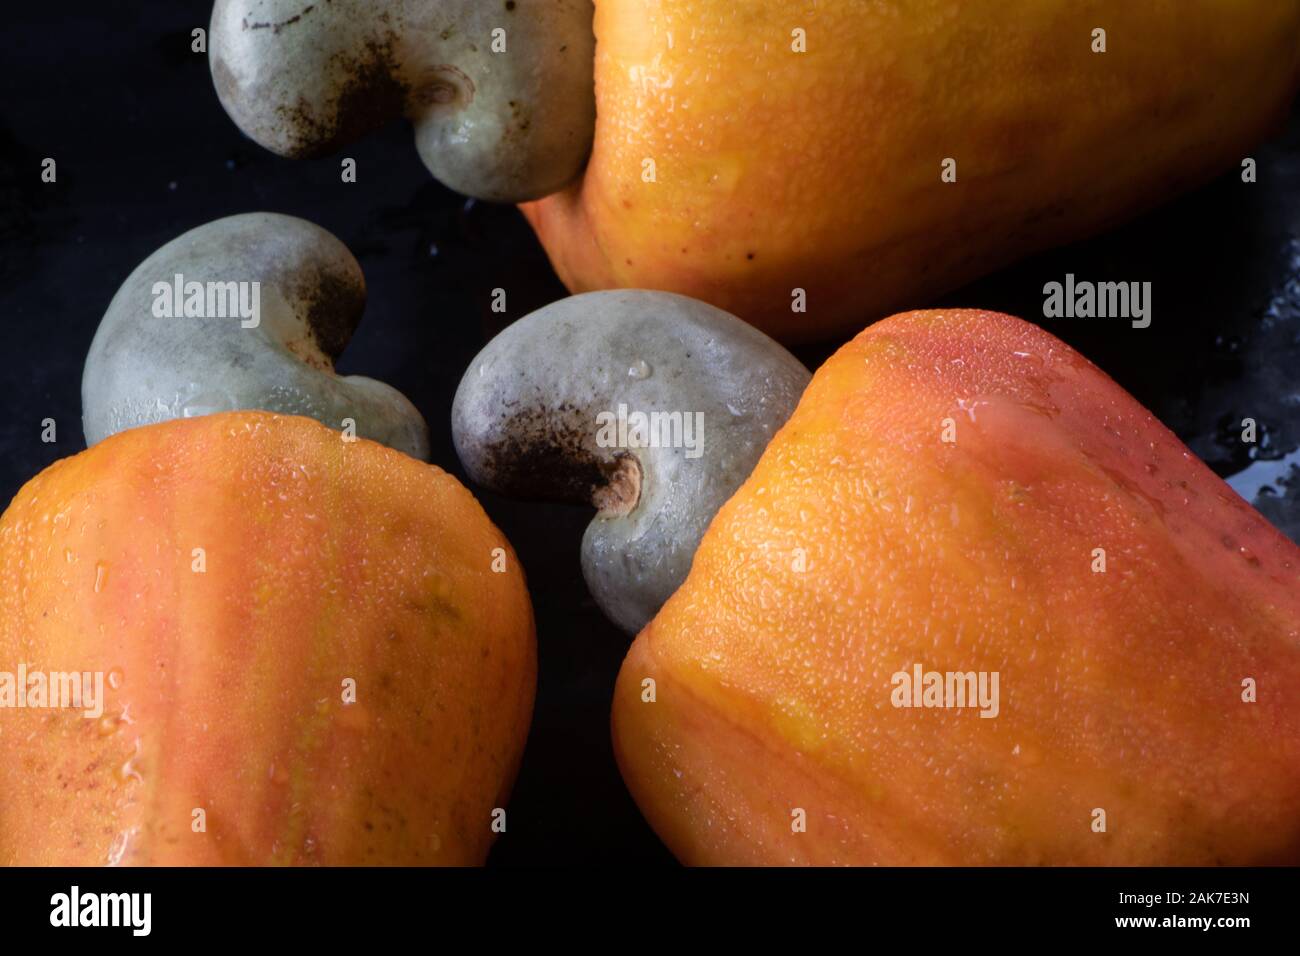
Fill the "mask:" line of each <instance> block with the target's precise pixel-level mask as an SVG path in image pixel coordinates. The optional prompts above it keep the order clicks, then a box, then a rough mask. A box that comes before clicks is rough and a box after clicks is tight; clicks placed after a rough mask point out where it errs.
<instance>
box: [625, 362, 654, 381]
mask: <svg viewBox="0 0 1300 956" xmlns="http://www.w3.org/2000/svg"><path fill="white" fill-rule="evenodd" d="M652 371H653V369H651V368H650V363H649V362H646V361H645V360H644V359H637V360H636V361H635V362H633V363H632V364H631V365H629V366H628V369H627V374H628V377H629V378H635V379H644V378H649V377H650V373H651V372H652Z"/></svg>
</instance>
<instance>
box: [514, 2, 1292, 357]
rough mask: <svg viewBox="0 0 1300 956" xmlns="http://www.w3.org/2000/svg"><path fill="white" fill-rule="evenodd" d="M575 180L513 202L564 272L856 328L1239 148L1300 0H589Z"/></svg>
mask: <svg viewBox="0 0 1300 956" xmlns="http://www.w3.org/2000/svg"><path fill="white" fill-rule="evenodd" d="M595 32H596V67H595V69H596V105H597V121H596V132H595V141H594V145H593V151H592V156H591V161H590V163H589V165H588V167H587V170H586V173H585V175H584V178H583V179H582V180H581V181H580V182H579V183H578V184H576V185H574V186H572V187H570V188H568V189H567V190H565V191H563V192H561V193H557V194H555V195H552V196H549V197H547V198H544V199H541V200H540V201H537V202H533V203H529V204H526V205H524V206H523V209H524V213H525V214H526V215H527V217H528V218H529V220H530V221H531V222H532V223H533V225H534V227H535V228H536V230H537V233H538V235H539V236H540V238H541V241H542V243H543V245H545V247H546V249H547V252H548V253H549V254H550V257H551V261H552V262H553V263H554V265H555V267H556V270H557V271H558V272H559V274H560V277H561V278H562V279H563V280H564V282H565V284H566V285H568V287H569V288H570V289H571V290H572V291H575V292H585V291H589V290H593V289H603V288H610V287H633V288H645V289H660V290H663V291H667V292H678V293H683V294H685V295H690V296H694V297H695V298H699V299H703V300H704V301H706V302H708V303H710V304H712V305H715V306H718V307H720V308H723V309H726V310H727V311H729V312H733V313H735V314H736V315H739V316H741V317H742V318H745V319H747V320H749V321H750V322H752V323H753V324H755V325H757V326H758V327H759V328H761V329H763V331H765V332H767V333H768V334H770V335H773V336H775V337H777V338H779V339H782V340H784V341H810V340H818V339H829V338H832V337H834V336H836V335H837V334H844V335H847V334H849V333H851V332H852V331H853V330H855V329H858V328H861V327H862V325H863V324H864V323H865V322H867V321H869V320H871V319H875V318H879V317H881V316H883V315H886V314H888V313H889V312H891V311H893V310H895V309H897V308H902V307H907V306H917V305H923V304H925V302H924V301H923V300H929V299H932V298H933V297H934V296H936V295H938V294H940V293H942V292H944V291H945V290H948V289H952V288H955V287H956V286H958V285H960V284H961V283H963V282H966V281H968V280H970V279H973V278H975V277H977V276H979V275H981V274H983V273H986V272H989V271H991V270H993V269H996V268H999V267H1000V266H1002V265H1005V264H1007V263H1009V262H1012V261H1013V260H1015V259H1017V258H1018V257H1021V256H1023V255H1025V254H1027V253H1030V252H1033V251H1035V250H1038V249H1042V248H1045V247H1047V246H1051V245H1055V244H1059V243H1063V242H1067V241H1071V240H1075V239H1078V238H1080V237H1083V236H1087V235H1089V234H1091V233H1096V232H1098V231H1101V230H1104V229H1106V228H1108V227H1110V226H1112V225H1114V224H1116V223H1117V222H1119V221H1120V220H1123V219H1125V218H1127V217H1130V216H1132V215H1134V214H1136V213H1137V212H1140V211H1141V210H1143V209H1145V208H1147V207H1149V206H1151V205H1153V204H1154V203H1157V202H1159V201H1162V200H1164V199H1167V198H1169V197H1171V196H1173V195H1175V194H1177V193H1179V192H1182V191H1184V190H1186V189H1188V188H1190V187H1192V186H1195V185H1197V184H1199V183H1202V182H1204V181H1206V180H1208V179H1210V178H1211V177H1213V176H1215V175H1217V174H1218V173H1221V172H1223V171H1225V170H1227V169H1229V168H1231V167H1234V166H1238V165H1239V164H1241V163H1242V162H1243V160H1244V159H1245V158H1246V156H1247V153H1246V152H1245V151H1246V150H1247V149H1248V147H1249V146H1250V145H1251V144H1253V143H1254V142H1256V141H1257V140H1259V139H1260V138H1262V137H1263V136H1265V135H1266V134H1267V133H1268V132H1269V131H1270V130H1271V128H1272V127H1273V125H1274V124H1275V123H1276V122H1277V121H1278V120H1280V118H1281V117H1282V116H1283V115H1284V111H1285V109H1286V107H1287V105H1288V104H1289V103H1290V101H1291V99H1292V97H1293V95H1294V93H1295V90H1296V87H1297V83H1298V82H1300V0H1144V2H1141V3H1118V2H1116V3H1099V2H1079V0H1002V2H998V3H972V2H969V0H912V2H908V3H899V2H881V0H835V2H833V3H820V4H818V3H811V2H797V3H792V2H787V0H748V2H746V3H739V4H738V3H735V2H734V0H597V2H596V17H595Z"/></svg>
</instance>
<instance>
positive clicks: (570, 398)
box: [451, 290, 810, 632]
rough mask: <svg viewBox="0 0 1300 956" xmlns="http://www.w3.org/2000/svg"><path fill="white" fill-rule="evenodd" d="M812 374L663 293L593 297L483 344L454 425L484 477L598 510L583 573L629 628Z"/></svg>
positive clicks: (474, 473) (475, 472)
mask: <svg viewBox="0 0 1300 956" xmlns="http://www.w3.org/2000/svg"><path fill="white" fill-rule="evenodd" d="M809 378H810V376H809V374H808V370H807V369H806V368H804V367H803V365H802V364H801V363H800V362H799V360H798V359H796V358H795V357H794V356H793V355H791V354H790V353H789V352H787V351H786V350H785V349H783V348H782V347H781V346H780V345H778V344H777V343H776V342H774V341H772V340H771V339H769V338H768V337H767V336H765V335H764V334H763V333H761V332H759V331H758V330H757V329H755V328H753V327H752V326H750V325H748V324H746V323H745V322H742V321H741V320H740V319H738V318H736V317H735V316H733V315H731V314H729V313H727V312H723V311H722V310H721V309H715V308H714V307H712V306H710V305H706V304H704V303H703V302H699V301H696V300H695V299H690V298H687V297H685V296H679V295H671V294H668V293H664V292H645V291H636V290H619V291H611V292H590V293H587V294H585V295H577V296H573V297H571V298H568V299H563V300H561V301H559V302H556V303H554V304H552V305H549V306H547V307H545V308H543V309H540V310H538V311H537V312H534V313H532V314H531V315H528V316H525V317H524V318H522V319H520V320H519V321H518V322H516V323H515V324H514V325H511V326H510V327H508V328H507V329H506V330H505V331H503V332H502V333H501V334H500V335H498V336H497V337H496V338H495V339H493V340H492V341H491V342H489V343H488V345H487V347H486V348H484V349H483V351H482V352H480V353H479V355H478V357H477V358H476V359H475V360H474V362H473V363H472V364H471V365H470V367H469V369H468V370H467V371H466V373H465V377H464V378H463V379H462V380H461V383H460V387H459V389H457V391H456V399H455V402H454V404H453V405H452V417H451V421H452V435H453V438H454V440H455V443H456V451H457V453H458V454H459V455H460V460H461V462H462V463H463V464H464V465H465V468H466V470H467V471H468V472H469V475H470V477H471V478H473V479H474V481H476V482H478V483H479V484H482V485H485V486H487V487H489V488H492V489H493V490H495V491H499V492H502V493H504V494H508V495H513V496H516V497H524V498H537V499H546V500H561V501H573V502H590V503H592V504H593V505H595V506H596V507H597V508H598V509H599V511H598V513H597V515H596V517H595V518H594V519H593V520H592V522H591V524H590V525H588V526H587V531H586V533H585V534H584V536H583V541H582V569H583V574H584V576H585V577H586V579H587V585H588V587H589V588H590V589H591V593H592V595H593V596H594V597H595V599H596V602H597V603H598V604H599V605H600V607H601V609H602V610H603V611H604V612H605V614H606V615H607V616H608V617H609V618H610V619H611V620H612V621H614V622H615V623H616V624H618V625H619V626H620V627H622V628H623V629H624V630H625V631H629V632H635V631H638V630H640V629H641V628H642V627H643V626H644V625H645V624H646V622H647V621H649V620H650V618H651V617H653V616H654V614H655V613H656V612H657V611H658V610H659V608H660V606H661V605H662V604H663V602H664V601H666V600H667V599H668V597H669V596H670V595H671V594H672V593H673V591H675V590H676V589H677V587H678V585H680V584H681V582H682V581H683V580H684V579H685V578H686V572H687V571H688V570H690V565H691V558H692V557H693V556H694V554H695V549H696V547H697V546H698V545H699V542H700V538H701V537H702V536H703V534H704V531H705V529H706V528H707V527H708V524H709V522H710V521H711V520H712V518H713V515H714V513H716V512H717V510H718V509H719V508H720V507H722V505H723V504H724V503H725V502H726V500H727V499H728V498H730V497H731V495H732V493H733V492H734V491H735V490H736V489H737V488H739V487H740V485H741V483H742V482H743V481H744V480H745V479H746V478H747V477H749V473H750V472H751V471H752V470H753V468H754V465H755V464H756V463H757V462H758V459H759V456H760V455H761V454H762V453H763V449H764V448H766V447H767V444H768V442H769V441H770V439H771V438H772V436H773V435H774V434H775V432H776V430H777V429H778V428H780V427H781V425H782V424H784V422H785V420H786V419H787V418H789V417H790V415H791V414H792V413H793V412H794V408H795V405H796V404H797V403H798V401H799V396H800V395H801V394H802V393H803V390H804V387H805V386H806V385H807V384H808V380H809Z"/></svg>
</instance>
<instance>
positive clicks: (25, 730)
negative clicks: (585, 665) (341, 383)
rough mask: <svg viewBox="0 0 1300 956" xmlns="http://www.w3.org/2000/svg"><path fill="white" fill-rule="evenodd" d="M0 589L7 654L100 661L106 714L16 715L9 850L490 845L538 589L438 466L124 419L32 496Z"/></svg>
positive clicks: (15, 860)
mask: <svg viewBox="0 0 1300 956" xmlns="http://www.w3.org/2000/svg"><path fill="white" fill-rule="evenodd" d="M196 548H202V549H203V564H205V566H206V569H205V570H203V571H201V572H199V571H195V570H194V568H195V567H196V566H197V565H196V563H195V562H196V561H197V560H198V556H197V555H196V554H195V553H194V549H196ZM498 548H499V549H502V550H501V551H500V552H497V553H496V556H497V557H500V556H501V555H504V560H505V567H506V569H507V570H506V571H505V572H504V573H494V572H493V570H492V562H493V559H494V549H498ZM0 594H2V596H0V611H2V614H0V662H3V663H0V669H5V670H9V671H11V672H13V671H15V670H16V668H17V667H18V664H19V662H20V661H26V662H27V666H28V668H29V669H30V670H37V669H39V670H43V671H49V670H66V671H74V670H75V671H102V672H104V673H105V674H106V675H107V676H106V683H105V685H104V691H105V697H106V704H105V707H104V717H103V718H102V719H100V720H95V719H87V718H86V717H84V716H83V715H82V712H81V711H73V710H66V709H63V710H50V709H47V710H38V709H30V708H28V709H5V710H0V863H3V864H19V865H79V866H81V865H101V864H105V863H118V864H122V865H129V864H138V865H221V864H237V865H263V864H294V865H307V864H353V865H371V864H376V865H383V864H415V865H425V864H477V863H481V862H483V860H484V858H485V857H486V855H487V851H488V848H489V845H490V843H491V840H492V837H493V833H492V828H491V824H492V819H491V814H492V811H493V809H494V808H497V807H504V802H505V800H506V797H507V795H508V793H509V789H510V786H511V784H512V782H513V779H514V775H515V772H516V769H517V767H518V762H519V759H520V755H521V752H522V749H523V745H524V740H525V737H526V735H527V730H528V723H529V719H530V716H531V712H532V702H533V693H534V686H535V676H536V657H535V655H536V650H535V638H534V629H533V618H532V608H531V604H530V602H529V598H528V593H527V590H526V587H525V584H524V578H523V574H522V572H521V570H520V568H519V563H518V561H517V560H516V558H515V556H514V554H513V552H512V551H511V550H510V545H509V544H508V543H507V542H506V540H505V538H504V537H503V536H502V535H501V533H500V532H499V531H497V530H496V528H494V527H493V526H492V524H491V523H490V522H489V520H488V519H487V517H486V515H485V514H484V513H483V510H482V509H481V508H480V507H479V505H478V503H477V502H476V501H475V500H474V498H473V497H472V496H471V495H470V493H469V492H468V491H466V490H465V488H463V487H462V486H461V485H460V484H459V483H458V482H457V481H456V480H455V479H454V478H453V477H452V476H450V475H448V474H445V473H444V472H442V471H441V470H439V469H438V468H435V467H433V466H430V465H426V464H423V463H421V462H418V461H416V460H414V459H412V458H408V457H407V456H405V455H403V454H401V453H399V452H395V451H392V450H391V449H388V448H385V447H383V446H381V445H378V444H375V443H373V442H369V441H366V440H357V441H355V442H346V441H344V440H343V439H342V436H341V435H340V433H338V432H335V431H332V430H330V429H328V428H326V427H324V426H323V425H320V424H318V423H316V422H315V421H312V420H310V419H306V418H298V417H292V416H276V415H271V414H268V413H264V412H230V413H223V414H216V415H210V416H205V417H201V418H193V419H183V420H177V421H171V422H166V423H163V424H159V425H151V426H147V427H143V428H136V429H131V430H129V431H126V432H122V433H120V434H118V435H114V436H112V437H111V438H109V439H107V440H105V441H104V442H102V443H100V444H98V445H96V446H95V447H93V448H92V449H90V450H89V451H86V452H83V453H81V454H79V455H75V456H73V457H71V458H67V459H64V460H63V461H60V462H57V463H56V464H54V465H52V466H51V467H49V468H48V469H46V470H45V471H44V472H42V473H41V474H40V475H38V476H37V477H36V478H34V479H33V480H32V481H30V482H28V484H27V485H26V486H25V487H24V488H23V489H22V490H21V491H20V492H19V493H18V495H17V497H15V499H14V501H13V503H12V504H11V505H10V506H9V509H8V510H7V511H6V512H5V514H4V516H3V518H2V519H0ZM345 679H351V680H353V681H355V687H356V697H355V702H354V703H347V704H345V703H344V701H343V694H344V687H343V682H344V681H345ZM196 809H201V810H203V811H204V815H205V817H206V820H205V821H204V823H205V829H204V830H203V832H196V831H195V825H196V820H197V819H198V818H197V816H196V815H195V813H194V811H195V810H196Z"/></svg>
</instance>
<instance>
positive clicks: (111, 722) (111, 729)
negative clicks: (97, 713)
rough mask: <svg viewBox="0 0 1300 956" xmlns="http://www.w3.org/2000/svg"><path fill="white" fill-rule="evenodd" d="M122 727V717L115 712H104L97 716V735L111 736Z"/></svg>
mask: <svg viewBox="0 0 1300 956" xmlns="http://www.w3.org/2000/svg"><path fill="white" fill-rule="evenodd" d="M121 729H122V719H121V718H120V717H118V716H117V715H116V714H105V715H104V716H103V717H100V718H99V724H98V730H99V736H101V737H111V736H112V735H113V734H115V733H117V732H118V731H119V730H121Z"/></svg>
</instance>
